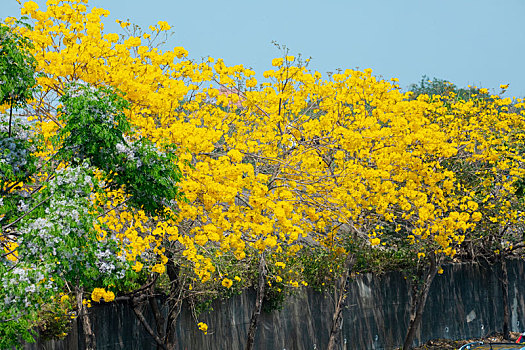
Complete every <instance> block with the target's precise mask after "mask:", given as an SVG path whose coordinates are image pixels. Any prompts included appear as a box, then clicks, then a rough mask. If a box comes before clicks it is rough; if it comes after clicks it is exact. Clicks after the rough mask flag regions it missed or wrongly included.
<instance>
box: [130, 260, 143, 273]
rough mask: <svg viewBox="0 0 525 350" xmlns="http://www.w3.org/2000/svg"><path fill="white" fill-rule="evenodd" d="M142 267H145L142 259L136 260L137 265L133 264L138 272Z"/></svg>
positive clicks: (133, 267)
mask: <svg viewBox="0 0 525 350" xmlns="http://www.w3.org/2000/svg"><path fill="white" fill-rule="evenodd" d="M142 267H144V264H143V263H141V262H140V261H137V262H135V265H133V266H132V267H131V268H132V269H133V270H134V271H136V272H140V271H141V270H142Z"/></svg>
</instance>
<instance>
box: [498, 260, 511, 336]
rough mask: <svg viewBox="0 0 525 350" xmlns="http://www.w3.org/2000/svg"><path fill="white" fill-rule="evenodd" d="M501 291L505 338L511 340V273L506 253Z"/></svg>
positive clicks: (502, 262) (502, 268)
mask: <svg viewBox="0 0 525 350" xmlns="http://www.w3.org/2000/svg"><path fill="white" fill-rule="evenodd" d="M501 272H502V276H501V279H500V281H501V292H502V294H503V339H505V340H510V310H509V274H508V270H507V261H506V260H505V254H502V255H501Z"/></svg>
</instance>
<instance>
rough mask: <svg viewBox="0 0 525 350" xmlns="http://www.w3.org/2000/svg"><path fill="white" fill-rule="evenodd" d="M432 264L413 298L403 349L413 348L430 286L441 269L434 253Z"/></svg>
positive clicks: (431, 257)
mask: <svg viewBox="0 0 525 350" xmlns="http://www.w3.org/2000/svg"><path fill="white" fill-rule="evenodd" d="M429 259H430V266H429V268H428V269H427V270H426V271H425V272H426V274H425V281H424V282H423V285H422V286H421V287H419V288H418V289H419V290H418V291H417V293H416V296H415V297H414V300H413V303H414V304H413V307H412V308H411V309H412V310H411V315H410V323H409V325H408V331H407V335H406V337H405V341H404V343H403V350H409V349H412V343H413V342H414V338H415V337H416V332H417V330H418V329H419V326H420V325H421V319H422V318H423V311H424V310H425V305H426V303H427V298H428V292H429V291H430V286H431V285H432V281H433V280H434V277H436V273H437V271H438V269H439V266H438V264H437V261H436V255H435V254H434V253H431V254H429Z"/></svg>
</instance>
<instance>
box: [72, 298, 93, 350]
mask: <svg viewBox="0 0 525 350" xmlns="http://www.w3.org/2000/svg"><path fill="white" fill-rule="evenodd" d="M83 294H84V290H83V289H82V288H81V289H78V288H77V290H76V297H77V310H78V315H79V319H80V323H81V324H82V330H83V331H84V343H85V344H86V350H95V349H96V348H97V341H96V338H95V333H93V329H92V327H91V321H90V319H89V315H88V308H87V306H86V305H84V304H83V303H82V300H83Z"/></svg>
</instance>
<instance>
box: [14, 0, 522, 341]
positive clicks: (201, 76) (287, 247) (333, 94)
mask: <svg viewBox="0 0 525 350" xmlns="http://www.w3.org/2000/svg"><path fill="white" fill-rule="evenodd" d="M22 14H24V15H28V16H30V17H31V18H32V20H33V22H34V25H33V27H32V28H27V27H18V28H17V29H16V30H17V31H19V33H20V34H21V35H24V36H26V37H27V38H29V39H30V40H31V41H32V43H33V45H34V49H33V50H32V54H33V55H34V56H35V58H36V61H37V63H38V64H37V71H38V72H39V74H40V75H39V76H38V78H37V83H38V84H39V86H41V91H40V92H38V93H37V94H35V95H34V100H33V101H31V104H30V107H29V108H27V111H26V113H27V115H28V116H30V117H31V118H33V119H34V120H35V123H34V125H33V126H32V127H33V130H34V132H35V134H36V135H38V136H39V137H40V138H41V140H42V149H41V150H39V152H38V153H36V152H34V154H35V155H37V156H38V157H40V159H41V161H42V163H45V164H48V163H49V164H54V166H56V167H58V166H59V164H60V163H59V161H62V165H60V167H64V168H63V169H64V170H61V171H65V172H71V171H73V170H74V169H77V168H78V167H79V166H81V165H82V164H86V169H87V167H88V166H89V167H93V168H92V169H91V168H90V170H89V171H90V174H91V175H90V177H92V178H93V179H96V182H97V183H100V184H101V185H100V190H98V191H96V190H95V189H94V187H93V188H91V187H90V188H89V189H88V188H87V187H86V198H89V203H90V204H89V205H87V204H86V205H85V206H86V207H89V208H93V210H95V209H96V210H98V212H97V213H96V214H93V213H88V214H89V215H91V217H89V216H88V215H87V216H86V218H85V219H86V223H85V224H86V226H90V228H92V231H90V232H93V234H94V235H96V238H97V240H99V241H103V242H107V243H108V244H110V242H111V244H112V247H113V248H114V249H113V250H111V254H110V255H111V257H112V258H115V259H116V258H117V257H118V258H120V259H121V260H122V264H123V265H126V266H127V268H126V274H127V275H126V277H125V278H122V279H112V280H108V281H102V282H97V283H99V285H95V284H96V283H91V284H90V285H89V286H90V288H91V290H90V291H91V299H92V300H93V301H95V302H96V301H99V300H101V299H102V298H103V299H104V300H112V299H113V298H115V300H129V301H131V302H132V305H133V308H134V311H135V313H136V315H137V317H138V318H139V320H141V322H143V324H144V326H145V327H146V329H147V330H148V332H149V333H150V334H151V335H152V336H153V338H154V339H155V340H156V342H157V344H158V345H159V347H164V348H167V349H171V348H173V347H174V346H175V343H176V339H175V335H174V333H173V332H174V329H175V328H174V327H173V326H172V325H173V323H174V322H176V318H177V312H178V310H179V308H180V305H181V302H182V299H183V298H190V297H191V296H192V295H196V294H197V293H196V292H195V293H194V294H192V293H193V292H192V291H195V290H204V289H206V288H208V287H210V288H209V290H213V291H214V292H215V291H222V292H224V293H225V294H227V293H229V292H230V291H232V290H235V289H237V288H238V289H240V288H241V287H247V286H249V285H253V286H255V287H256V288H257V297H256V307H255V311H254V313H253V315H252V320H251V323H250V330H249V333H248V336H247V349H249V348H251V347H252V346H253V340H254V336H255V330H256V327H257V320H258V315H259V314H260V312H261V310H262V307H263V304H264V302H265V297H266V300H268V299H269V298H271V296H272V295H273V294H274V292H275V291H276V290H278V289H279V290H278V292H281V290H282V289H283V288H285V287H286V288H297V287H299V286H300V285H304V284H306V281H305V277H306V273H304V268H305V264H304V261H303V263H301V260H300V259H295V256H296V255H297V254H300V253H301V252H304V251H308V250H309V249H311V250H313V249H319V250H323V251H326V252H328V253H327V255H328V256H331V257H334V259H337V260H338V261H339V262H340V263H339V265H342V266H343V268H342V270H343V271H344V273H343V276H342V278H341V280H340V282H339V293H338V295H337V298H336V300H337V303H336V308H335V309H336V312H335V315H334V318H333V325H332V330H331V334H330V344H329V345H328V347H329V348H334V347H335V340H336V339H337V334H338V330H339V329H340V327H339V326H340V323H341V322H342V319H341V316H342V309H343V306H344V300H345V293H346V292H345V289H346V288H345V286H346V283H348V276H349V274H350V268H351V266H352V264H353V263H354V262H355V256H354V255H355V254H354V253H355V249H356V247H363V246H366V247H367V249H378V250H381V251H386V250H390V251H395V250H399V249H401V247H403V249H406V248H407V247H409V249H410V250H412V254H414V256H417V257H418V261H419V266H420V267H421V271H422V273H423V276H422V283H421V284H420V285H417V287H418V288H419V293H418V295H417V296H416V297H415V298H414V312H413V315H412V318H411V320H410V327H409V332H408V335H407V340H406V342H405V343H406V344H405V346H406V347H407V348H409V347H410V346H411V343H412V339H413V334H414V332H415V329H417V326H418V324H419V322H420V318H421V315H422V310H423V307H424V304H425V300H426V295H427V294H428V290H429V288H430V285H431V283H432V280H433V278H434V276H435V275H436V273H437V272H438V271H439V270H440V266H441V264H442V263H443V262H444V261H445V260H446V259H449V258H451V257H454V256H455V255H456V253H457V252H458V251H459V250H460V249H461V247H462V244H463V242H464V241H465V239H466V238H468V237H470V236H469V235H472V234H473V233H474V232H475V228H476V225H477V224H478V222H480V221H481V220H484V218H485V215H487V214H486V213H488V212H486V211H483V210H482V209H483V208H489V209H490V208H491V207H490V205H492V204H491V203H493V204H494V205H495V206H496V207H497V208H499V209H498V213H500V214H498V215H499V216H495V217H494V220H495V222H501V221H502V220H514V221H517V220H518V219H519V215H520V213H519V212H518V211H516V210H517V209H516V210H515V211H511V212H510V214H509V211H507V210H505V209H506V208H508V207H509V205H514V204H515V203H516V201H515V199H514V197H513V196H514V195H515V191H514V192H513V188H515V187H513V186H514V184H515V183H516V181H517V180H518V179H520V178H523V171H522V168H523V164H522V160H521V158H520V152H521V151H520V150H521V148H519V147H520V146H518V145H520V142H521V137H522V136H521V134H520V132H521V130H522V122H523V113H522V112H516V111H510V110H509V109H508V106H507V105H508V103H507V101H504V100H499V99H497V98H493V99H491V100H490V101H489V100H480V101H479V102H477V103H474V102H472V101H462V100H457V99H456V100H450V99H446V98H439V97H429V96H424V95H422V96H420V97H418V98H416V99H411V98H410V95H407V94H403V93H402V92H401V91H400V89H399V87H398V86H397V85H396V84H395V79H393V80H392V81H385V80H380V79H378V78H376V77H374V76H373V75H372V71H371V70H369V69H366V70H364V71H359V70H345V71H341V72H338V73H337V74H333V75H331V76H329V78H328V79H327V78H323V76H322V75H321V74H320V73H318V72H315V71H311V70H308V69H307V67H306V66H305V64H304V62H302V61H301V60H300V59H299V58H298V57H294V56H290V55H288V54H285V55H284V57H281V58H276V59H274V60H273V61H272V65H273V68H272V69H271V70H268V71H266V72H264V74H263V76H264V80H263V81H257V79H256V78H255V72H254V71H252V70H250V69H246V68H245V67H243V66H242V65H237V66H232V67H230V66H227V65H226V64H225V63H224V62H223V61H222V60H221V59H213V58H211V57H209V58H207V59H203V60H201V61H195V60H191V59H188V58H187V55H188V53H187V52H186V50H184V49H183V48H181V47H175V48H173V49H172V50H166V51H162V50H161V49H160V48H158V47H157V46H156V42H155V38H158V37H159V35H160V36H161V35H162V33H164V32H165V31H167V30H169V29H170V27H169V25H168V24H167V23H166V22H163V21H160V22H158V23H157V25H156V26H151V27H150V28H149V32H146V33H145V32H142V31H141V30H140V28H138V27H136V26H133V25H131V24H130V23H128V22H123V21H119V23H120V25H121V27H122V28H123V29H124V30H125V31H126V34H125V35H122V36H121V35H118V34H116V33H107V34H106V33H104V31H103V27H104V24H103V22H102V17H104V16H107V15H108V11H106V10H104V9H99V8H93V9H91V10H89V9H88V7H87V6H86V1H80V0H61V1H58V0H50V1H48V3H47V9H46V10H40V9H39V8H38V6H37V4H36V3H34V2H32V1H29V2H26V3H25V4H24V6H23V8H22ZM6 21H7V23H11V25H13V26H14V19H9V18H8V19H6ZM72 87H73V88H72ZM116 88H118V91H116V90H115V89H116ZM79 91H80V92H81V96H83V97H84V99H80V100H79V99H77V97H78V95H77V94H78V93H79ZM113 93H114V94H115V95H113ZM108 96H114V97H110V100H111V101H113V102H115V103H116V105H118V106H117V107H118V108H113V107H114V106H115V103H113V102H112V103H113V104H111V103H109V104H106V107H107V108H106V107H104V106H101V105H100V104H99V103H98V102H97V101H100V100H101V98H102V99H103V98H105V97H108ZM117 96H118V97H117ZM118 101H121V102H122V103H120V102H118ZM111 106H113V107H111ZM506 106H507V107H506ZM4 107H6V108H7V106H4ZM105 108H106V109H105ZM505 108H507V110H505ZM78 116H83V117H82V118H77V117H78ZM86 139H91V142H90V143H85V142H82V140H84V141H85V140H86ZM104 143H106V144H104ZM102 144H104V146H105V147H106V148H107V149H108V150H110V151H107V152H106V153H104V149H103V148H101V147H100V146H101V145H102ZM510 144H512V145H516V147H514V146H513V147H509V145H510ZM60 147H62V148H60ZM59 149H62V151H60V152H58V153H57V151H59ZM86 162H88V163H86ZM119 162H120V163H122V164H121V166H117V164H118V163H119ZM112 165H115V167H113V166H112ZM488 166H490V167H492V168H490V167H489V168H487V167H488ZM487 169H488V170H487ZM490 169H493V170H490ZM175 173H176V176H175ZM50 174H51V172H50V173H43V172H42V174H40V175H39V176H42V177H43V178H44V179H45V178H46V176H53V175H50ZM53 174H55V173H53ZM166 174H173V175H174V176H166ZM54 176H56V175H54ZM77 178H78V177H77ZM478 179H479V180H478ZM48 180H49V179H48ZM174 180H176V181H174ZM495 180H497V181H498V182H497V183H498V185H496V186H494V185H491V184H494V181H495ZM46 181H47V180H46ZM94 182H95V181H94V180H93V183H94ZM174 182H176V184H177V188H176V191H175V188H174ZM12 189H13V190H17V189H19V188H15V187H13V188H12ZM495 189H497V190H498V191H499V192H498V194H497V195H496V196H493V197H490V198H489V199H488V200H487V201H485V202H484V201H483V200H484V198H485V197H484V196H486V195H488V194H489V193H491V191H494V190H495ZM501 189H503V191H502V190H501ZM34 191H36V192H35V193H40V192H41V193H44V192H42V191H40V189H39V188H38V186H36V187H34ZM476 191H478V192H476ZM179 194H183V195H184V197H183V198H181V197H178V195H179ZM42 195H44V194H42ZM151 196H153V198H152V197H151ZM155 196H156V197H155ZM42 199H45V198H42ZM152 199H153V200H152ZM86 200H87V199H86ZM35 204H38V203H35ZM487 210H488V209H487ZM502 215H507V216H505V218H504V217H503V216H502ZM509 215H510V216H509ZM14 220H16V219H14ZM514 221H513V222H514ZM482 222H484V221H482ZM9 225H11V226H13V227H14V224H11V223H10V224H9ZM10 239H11V242H10V243H12V244H15V245H16V244H20V242H17V240H16V239H12V238H10ZM6 247H7V245H6ZM15 248H16V246H15ZM15 250H16V249H13V248H11V250H10V251H9V254H11V255H13V254H15ZM302 269H303V270H302ZM255 271H257V272H256V273H254V272H255ZM234 276H236V277H237V278H235V277H234ZM239 276H240V277H239ZM91 282H93V281H91ZM111 283H113V284H114V285H115V287H114V289H113V290H114V291H115V292H120V295H119V294H118V293H117V295H114V294H112V293H113V292H111V291H110V289H108V288H109V287H110V284H111ZM86 286H87V284H86ZM162 286H164V287H163V288H164V292H165V293H166V294H168V298H167V299H166V300H167V304H166V305H161V307H164V308H165V309H166V311H167V312H166V313H164V314H163V313H162V312H161V310H160V308H159V304H158V303H157V302H156V301H155V299H154V298H155V297H156V296H158V290H159V288H161V287H162ZM277 286H278V287H277ZM99 288H104V289H99ZM199 288H200V289H199ZM85 292H87V293H88V294H89V291H87V290H86V291H85ZM80 294H81V295H83V294H85V293H84V291H83V292H82V293H80ZM145 302H148V304H149V306H150V308H151V309H152V312H153V314H154V315H155V317H156V320H157V322H156V327H151V326H150V325H149V324H148V323H147V322H146V321H145V318H144V316H143V315H142V312H141V309H140V307H139V306H140V305H141V304H142V303H145ZM78 304H79V306H78V308H79V310H82V309H83V306H82V305H83V304H82V297H81V298H79V301H78ZM163 315H167V317H164V316H163ZM198 327H199V328H200V329H201V330H202V331H203V332H207V331H208V325H206V324H204V323H199V325H198ZM86 334H87V333H86ZM411 337H412V339H411Z"/></svg>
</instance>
